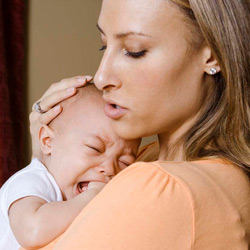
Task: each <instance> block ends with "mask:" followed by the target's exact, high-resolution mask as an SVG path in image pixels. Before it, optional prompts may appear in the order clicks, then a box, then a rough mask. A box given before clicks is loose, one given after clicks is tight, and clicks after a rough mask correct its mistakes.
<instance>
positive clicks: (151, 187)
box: [30, 0, 250, 250]
mask: <svg viewBox="0 0 250 250" xmlns="http://www.w3.org/2000/svg"><path fill="white" fill-rule="evenodd" d="M249 16H250V4H249V1H248V0H238V1H233V0H232V1H223V0H220V1H218V0H217V1H215V0H190V1H187V0H172V1H170V0H169V1H167V0H136V1H134V0H126V1H125V0H103V5H102V9H101V13H100V17H99V20H98V29H99V30H100V32H101V37H102V43H103V46H102V48H101V50H105V53H104V55H103V58H102V61H101V64H100V67H99V69H98V71H97V73H96V75H95V78H94V82H95V84H96V86H97V87H98V88H99V89H101V90H103V98H104V100H105V101H106V102H107V105H106V107H105V110H104V111H105V114H106V115H107V116H108V117H110V119H112V124H113V128H114V130H115V132H116V133H117V134H118V135H119V136H121V137H123V138H126V139H134V138H138V137H143V136H148V135H152V134H158V138H159V145H160V151H159V157H158V161H156V162H152V163H142V162H138V163H136V164H133V165H132V166H131V167H129V168H128V169H126V170H124V171H123V172H121V173H120V174H119V175H118V176H117V177H115V178H114V179H113V180H112V181H111V182H110V183H109V184H108V185H107V186H106V187H105V189H104V190H103V192H101V193H100V194H99V195H98V196H97V197H96V198H95V199H94V200H93V201H92V202H91V203H90V204H89V206H88V207H87V208H86V209H84V210H83V211H82V213H81V214H80V215H79V216H78V218H77V219H76V221H75V222H74V223H73V224H72V225H71V227H70V228H69V229H68V230H67V231H66V233H65V234H64V235H63V236H62V237H61V238H60V240H59V242H58V243H52V244H51V245H50V246H48V247H47V248H45V249H50V247H52V246H54V245H55V244H56V245H55V246H56V247H55V249H60V250H62V249H91V250H92V249H107V250H110V249H115V250H121V249H131V250H132V249H133V250H144V249H150V250H158V249H159V250H163V249H171V250H175V249H180V250H183V249H195V250H196V249H202V250H207V249H213V250H216V249H218V250H219V249H220V250H221V249H227V250H228V249H248V247H249V245H250V199H249V198H250V182H249V178H248V177H249V176H250V161H249V156H250V143H249V139H250V133H249V132H250V131H249V129H250V124H249V122H250V110H249V103H250V99H249V97H250V92H249V82H250V70H249V69H250V65H249V62H250V56H249V33H250V24H249V23H250V22H249ZM79 80H81V79H79V78H78V79H77V78H72V79H68V80H64V81H63V82H61V83H57V84H54V85H53V86H52V87H51V88H50V89H49V90H48V91H47V93H45V95H44V96H43V97H42V98H41V100H40V103H39V105H36V107H39V109H40V111H41V110H43V111H47V112H46V113H45V114H42V115H41V114H39V113H37V112H33V113H32V114H31V117H30V118H31V131H35V130H36V129H37V128H38V127H39V124H40V122H41V123H49V122H50V120H51V119H53V118H54V117H55V116H56V115H58V114H59V113H60V106H57V107H56V108H53V109H51V110H50V108H51V107H53V106H54V105H55V104H57V103H58V102H59V101H60V100H62V99H64V98H68V97H69V96H71V95H73V94H74V93H75V87H77V84H78V85H81V84H83V83H79V82H78V81H79ZM83 82H84V81H83ZM72 87H73V88H72ZM65 89H67V90H68V92H67V91H66V90H65ZM33 140H34V138H33ZM33 142H34V144H33V145H36V142H35V140H34V141H33ZM150 150H151V147H148V148H147V150H146V151H144V152H143V154H144V155H145V156H146V155H147V153H148V152H149V153H150ZM34 152H36V154H39V152H37V150H36V147H34ZM140 159H143V158H140Z"/></svg>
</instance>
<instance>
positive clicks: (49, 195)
mask: <svg viewBox="0 0 250 250" xmlns="http://www.w3.org/2000/svg"><path fill="white" fill-rule="evenodd" d="M7 185H8V186H7V187H6V188H5V192H4V198H3V202H2V205H3V206H4V209H3V211H5V213H6V214H5V216H6V217H8V210H9V207H10V205H11V204H12V203H13V202H15V201H16V200H18V199H21V198H23V197H27V196H37V197H40V198H42V199H44V200H45V201H47V202H52V201H56V200H61V193H60V190H59V188H58V187H57V186H55V184H54V179H53V178H52V177H51V176H50V175H48V174H47V173H46V171H43V170H40V169H36V170H35V171H32V170H27V171H24V172H21V173H18V174H17V175H15V176H14V177H13V178H12V179H11V180H10V181H9V182H8V184H7Z"/></svg>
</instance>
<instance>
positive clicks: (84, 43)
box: [26, 0, 102, 157]
mask: <svg viewBox="0 0 250 250" xmlns="http://www.w3.org/2000/svg"><path fill="white" fill-rule="evenodd" d="M100 7H101V0H70V1H69V0H29V1H28V21H27V30H28V37H27V85H28V88H27V98H28V100H27V105H28V107H27V110H28V112H30V110H31V106H32V104H33V103H34V102H35V101H36V100H37V99H39V98H40V96H41V95H42V93H43V92H44V91H45V90H46V89H47V88H48V87H49V86H50V84H51V83H53V82H57V81H59V80H60V79H63V78H67V77H71V76H76V75H82V74H90V75H94V73H95V71H96V69H97V67H98V63H99V61H100V59H101V56H102V53H101V52H100V51H99V50H98V49H99V48H100V47H101V42H100V36H99V32H98V31H97V28H96V23H97V19H98V15H99V11H100ZM27 117H28V114H27ZM26 133H27V134H28V131H26ZM28 151H29V157H30V142H29V145H28Z"/></svg>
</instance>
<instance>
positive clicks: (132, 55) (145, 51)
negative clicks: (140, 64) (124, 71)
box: [123, 49, 147, 59]
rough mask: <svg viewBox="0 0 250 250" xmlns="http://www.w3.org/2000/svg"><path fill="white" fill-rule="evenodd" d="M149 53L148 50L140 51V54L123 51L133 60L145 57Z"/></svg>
mask: <svg viewBox="0 0 250 250" xmlns="http://www.w3.org/2000/svg"><path fill="white" fill-rule="evenodd" d="M146 53H147V50H145V49H144V50H141V51H138V52H131V51H128V50H126V49H123V54H124V55H126V56H128V57H132V58H135V59H137V58H141V57H143V56H145V55H146Z"/></svg>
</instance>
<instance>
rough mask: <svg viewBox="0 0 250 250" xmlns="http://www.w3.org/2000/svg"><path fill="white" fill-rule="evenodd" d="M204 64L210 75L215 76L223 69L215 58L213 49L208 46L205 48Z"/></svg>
mask: <svg viewBox="0 0 250 250" xmlns="http://www.w3.org/2000/svg"><path fill="white" fill-rule="evenodd" d="M204 62H205V64H204V71H205V72H206V73H207V74H208V75H215V74H217V73H218V72H220V71H221V68H220V66H219V64H218V62H217V60H216V59H215V57H214V56H213V54H212V51H211V49H210V48H209V47H207V46H206V47H205V48H204Z"/></svg>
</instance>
